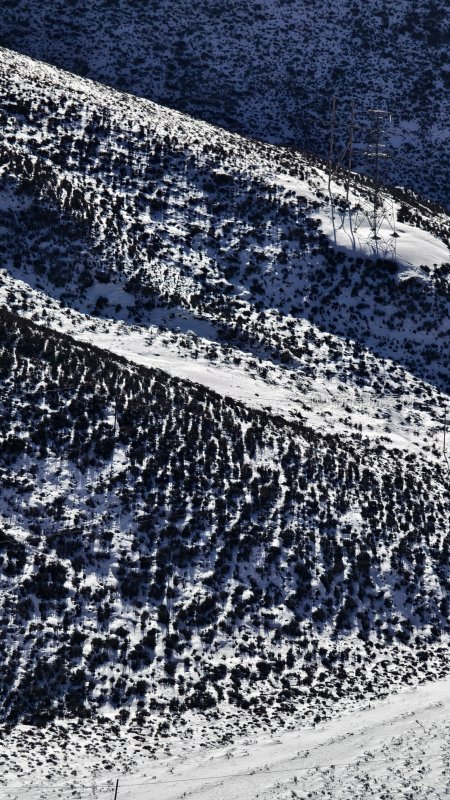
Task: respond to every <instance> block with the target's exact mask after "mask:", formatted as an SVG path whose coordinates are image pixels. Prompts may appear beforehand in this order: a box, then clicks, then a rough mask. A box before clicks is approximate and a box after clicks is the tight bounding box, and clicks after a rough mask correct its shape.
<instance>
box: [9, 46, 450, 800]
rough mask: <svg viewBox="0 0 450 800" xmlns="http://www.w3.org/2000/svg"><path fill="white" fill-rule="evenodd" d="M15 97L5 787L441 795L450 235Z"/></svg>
mask: <svg viewBox="0 0 450 800" xmlns="http://www.w3.org/2000/svg"><path fill="white" fill-rule="evenodd" d="M0 87H1V88H2V89H3V90H4V93H5V97H6V100H5V108H6V111H5V114H4V130H5V131H6V135H5V136H4V137H3V141H2V142H0V223H1V225H0V244H1V245H2V246H4V249H5V254H6V255H5V257H4V259H3V261H2V264H1V267H2V269H1V271H0V305H1V306H4V308H1V309H0V313H1V314H3V316H2V320H1V321H2V323H3V328H2V331H0V333H1V335H2V336H3V339H2V340H1V341H2V343H5V356H4V358H3V360H2V362H1V364H0V366H1V368H2V370H4V374H5V376H6V377H5V381H4V387H2V389H4V396H3V395H2V396H1V397H0V401H1V402H2V404H3V405H2V409H3V414H4V420H5V422H4V426H3V427H4V429H5V431H4V433H5V436H4V440H5V441H6V443H7V447H6V448H5V452H6V458H5V459H4V462H2V470H3V471H2V473H1V474H2V476H5V481H9V482H8V483H6V485H7V491H6V492H5V494H4V496H3V498H2V500H1V502H0V510H1V513H2V517H3V520H4V533H3V534H2V535H3V536H4V537H5V539H4V541H3V544H4V545H5V547H4V551H5V555H3V554H2V559H6V558H7V559H8V561H7V562H5V561H2V562H1V563H2V564H3V563H7V569H3V570H2V576H1V577H2V596H0V600H1V601H2V613H3V612H4V616H3V617H2V620H3V622H2V624H3V625H4V629H5V636H4V637H3V636H2V639H1V641H0V652H1V653H2V654H3V655H2V658H3V661H4V664H5V665H6V666H7V669H6V668H5V670H4V674H3V678H4V681H5V683H4V684H2V685H5V686H6V687H7V689H6V690H5V692H4V697H3V698H0V700H1V702H0V706H1V707H2V709H4V716H3V719H8V720H9V723H8V724H7V725H4V726H3V727H2V728H0V734H1V736H0V798H1V800H3V798H5V800H47V798H49V799H50V798H52V797H55V798H61V800H64V798H68V797H71V798H75V800H83V798H97V800H100V799H101V798H108V799H109V798H111V800H113V798H114V787H115V780H116V779H117V778H118V779H119V791H118V795H117V800H122V799H123V800H125V798H127V799H128V800H146V799H147V798H148V800H150V798H161V800H175V798H183V797H185V798H187V797H189V798H199V800H200V798H204V800H213V798H214V800H232V798H233V800H234V798H240V800H254V798H259V799H261V800H269V799H271V798H273V800H289V799H294V800H295V798H301V800H306V798H312V800H316V799H317V800H318V798H322V799H325V800H327V798H328V799H329V800H334V799H335V798H337V800H341V799H342V800H344V798H345V800H347V798H348V799H349V800H350V798H352V800H353V798H355V800H359V798H361V799H362V798H363V797H364V798H367V797H369V798H370V797H372V798H378V799H379V800H394V799H395V800H397V798H400V800H421V799H422V798H427V800H428V798H432V797H436V798H441V797H445V796H448V794H449V792H450V783H449V781H450V771H449V765H448V753H449V749H450V741H449V733H450V722H449V713H448V712H449V710H450V678H448V677H447V678H445V677H444V676H445V675H447V674H448V659H447V654H448V634H449V623H450V610H449V606H448V601H447V597H448V587H449V586H450V576H449V573H448V558H447V555H448V552H449V548H450V536H449V528H448V516H449V506H448V502H449V501H448V498H449V493H448V475H447V468H446V464H445V462H444V458H445V456H446V453H445V452H444V435H445V434H444V431H445V422H444V421H445V420H446V417H447V418H448V417H449V415H450V406H449V395H448V385H449V383H448V380H449V371H448V370H449V368H448V365H449V360H448V341H449V338H450V322H449V309H450V293H449V274H450V266H448V261H449V250H448V223H449V218H448V216H447V215H445V214H444V213H441V212H439V213H438V212H437V211H435V209H434V208H432V207H430V208H427V207H423V208H422V210H421V209H420V208H419V207H418V205H415V204H414V203H415V197H414V196H410V195H408V194H407V193H403V194H402V191H399V192H397V194H396V199H395V200H394V199H393V198H392V203H393V209H394V213H395V215H396V216H402V219H403V221H401V222H399V223H398V224H397V225H396V232H397V233H398V237H396V243H397V244H396V256H397V257H396V260H395V261H393V260H392V259H391V260H388V259H383V258H378V259H377V255H378V256H380V254H381V255H383V252H384V249H385V248H387V247H388V246H389V242H390V237H391V229H390V227H389V225H387V224H386V226H385V227H384V228H383V229H382V231H381V239H380V240H379V241H378V243H377V244H376V245H375V250H377V248H378V251H379V252H378V253H377V252H374V243H373V241H371V237H370V231H369V230H368V227H367V224H366V225H365V224H360V225H359V227H358V229H357V232H356V234H355V233H354V228H353V230H352V227H351V226H353V219H354V213H356V212H357V211H358V206H359V205H360V203H366V204H367V203H370V199H371V193H372V192H373V187H371V185H370V182H368V181H366V180H364V179H361V178H359V177H358V176H356V175H355V176H354V179H353V181H352V188H351V191H350V192H349V204H348V206H345V207H344V206H343V205H342V200H343V197H344V194H345V187H344V183H343V181H342V180H341V181H340V182H339V180H338V179H337V178H336V180H335V181H333V182H332V186H331V189H332V192H331V194H332V196H333V198H334V201H335V202H334V205H333V204H331V203H330V197H329V195H328V179H327V175H326V170H325V168H324V166H323V164H322V165H321V164H320V162H315V161H314V160H313V159H311V158H307V157H306V156H304V155H302V154H300V153H296V152H294V151H291V150H287V149H285V148H276V147H273V146H271V145H263V144H261V143H258V142H253V141H251V140H247V139H244V138H242V137H239V136H236V135H232V134H229V133H226V132H224V131H222V130H220V129H219V128H214V127H213V126H211V125H208V124H206V123H203V122H198V121H195V120H192V119H190V118H189V117H187V116H185V115H183V114H180V113H178V112H175V111H170V110H167V109H164V108H162V107H160V106H157V105H155V104H154V103H151V102H149V101H146V100H142V99H136V98H134V97H133V96H131V95H124V94H121V93H118V92H116V91H114V90H111V89H108V88H106V87H103V86H101V85H100V84H93V83H92V82H90V81H86V80H83V79H81V78H78V77H76V76H73V75H70V74H67V73H63V72H62V71H61V70H58V69H56V68H55V67H50V66H47V65H44V64H39V63H37V62H34V61H32V60H31V59H28V58H25V57H22V56H18V55H16V54H14V53H11V52H8V51H5V50H2V49H0ZM2 119H3V118H2ZM405 196H406V197H407V198H408V197H409V200H408V199H407V200H405V202H403V198H404V197H405ZM399 198H400V199H399ZM339 202H340V203H341V205H340V206H339ZM338 207H339V208H340V209H341V212H338V211H337V208H338ZM338 213H341V216H340V217H339V216H338ZM5 308H6V309H7V311H6V312H5ZM60 334H68V336H64V335H60ZM69 337H71V338H70V339H69ZM87 345H95V347H96V348H97V349H96V350H95V351H94V350H93V348H92V347H88V346H87ZM116 356H120V357H121V358H120V359H118V358H116ZM142 367H143V368H146V369H141V368H142ZM155 368H157V369H158V370H159V372H156V370H155ZM2 375H3V372H2ZM74 376H76V377H75V378H74ZM72 378H74V380H72ZM175 378H182V379H183V382H181V381H176V380H174V379H175ZM69 379H70V380H69ZM74 381H76V383H77V385H76V386H74V385H73V383H74ZM66 389H68V390H69V392H68V394H65V391H66ZM209 390H213V391H209ZM52 393H54V394H52ZM59 393H61V395H62V396H63V399H62V400H60V399H58V398H59V397H60V394H59ZM49 396H50V399H49ZM3 397H4V398H5V399H3ZM234 401H239V403H234ZM7 403H8V405H7ZM62 412H64V413H62ZM262 412H264V413H262ZM2 433H3V431H2ZM211 466H213V469H211ZM208 472H210V473H211V474H209V475H208ZM194 500H195V503H194ZM167 520H170V523H171V525H170V527H168V526H166V522H167ZM74 526H79V527H74ZM63 534H64V536H63V538H61V539H59V538H58V537H61V536H62V535H63ZM72 534H73V536H72ZM104 534H106V535H104ZM55 537H56V538H55ZM19 545H20V546H21V547H22V550H21V549H20V547H19ZM66 547H67V549H65V548H66ZM446 554H447V555H446ZM219 555H220V559H221V560H219ZM3 587H5V589H4V591H3ZM22 599H25V600H26V601H27V602H23V603H22ZM3 601H4V602H3ZM210 601H212V606H211V607H210ZM175 623H176V624H175ZM151 626H153V627H151ZM58 648H59V649H58ZM57 649H58V658H57V659H56V658H55V653H56V651H57ZM294 651H295V652H294ZM48 664H50V666H51V668H48V667H47V665H48ZM2 666H3V665H2ZM267 667H268V668H269V671H268V672H267V669H266V668H267ZM242 668H244V671H242ZM55 676H56V677H55ZM205 676H206V677H205ZM3 678H2V679H3ZM433 678H434V679H435V680H434V683H431V682H430V680H431V679H433ZM52 679H53V681H54V685H52ZM418 684H420V685H418ZM407 685H408V686H409V687H413V686H415V687H416V688H408V689H407V688H406V686H407ZM30 687H31V688H30ZM208 687H209V688H208ZM40 690H42V692H41V693H40ZM69 690H70V691H69ZM238 690H239V691H238ZM394 691H396V692H397V694H395V695H394V694H393V692H394ZM80 696H81V697H82V699H81V701H80V702H78V701H79V698H80ZM370 697H371V698H376V700H377V702H376V705H373V707H371V708H369V707H367V705H366V706H364V704H365V703H366V704H367V702H368V698H370ZM24 698H25V699H24ZM83 698H84V699H83ZM381 698H383V700H381ZM57 699H58V703H57V702H56V700H57ZM250 700H251V701H252V704H250ZM75 701H77V702H75ZM50 711H51V712H52V713H51V714H50ZM47 712H48V713H47ZM123 712H124V713H123ZM316 712H317V713H316ZM2 713H3V711H2ZM77 714H78V715H79V716H78V717H77ZM89 715H90V717H89ZM84 717H86V718H84ZM24 720H26V721H27V722H28V723H31V722H32V723H33V725H32V724H24V722H23V721H24ZM313 720H315V722H316V726H315V727H311V725H312V721H313ZM38 725H42V727H38Z"/></svg>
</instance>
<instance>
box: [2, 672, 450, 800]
mask: <svg viewBox="0 0 450 800" xmlns="http://www.w3.org/2000/svg"><path fill="white" fill-rule="evenodd" d="M140 734H141V736H140V737H139V739H140V741H138V742H136V741H134V742H133V741H132V740H131V739H132V737H131V735H130V741H129V743H128V753H125V752H124V750H123V751H122V750H121V751H120V752H117V754H116V762H115V763H116V765H117V770H116V773H115V775H114V779H115V777H116V775H117V776H118V777H119V794H118V800H154V798H158V800H178V799H179V798H180V799H181V798H192V800H200V799H202V800H219V798H220V800H236V798H239V799H240V800H254V799H255V798H259V800H269V798H270V799H271V800H285V798H286V799H287V798H302V800H303V799H304V798H307V797H308V798H319V797H320V798H330V800H344V798H345V800H348V799H349V798H350V797H351V798H352V800H353V799H354V798H355V799H356V798H363V797H364V798H367V797H370V798H376V800H391V798H392V799H393V798H395V800H398V799H399V798H410V799H411V798H414V800H421V799H422V798H427V799H428V798H443V797H445V796H448V794H449V792H450V765H449V758H448V756H449V752H450V679H448V678H447V679H445V680H441V681H437V682H436V683H432V684H426V685H423V686H420V687H418V688H416V689H408V690H407V691H405V692H402V693H401V694H398V695H396V696H393V697H392V698H390V700H388V701H383V702H380V703H379V704H377V705H375V706H373V707H371V708H370V707H368V708H364V709H360V710H358V709H355V710H354V711H353V712H349V713H347V714H345V715H343V716H341V717H337V718H336V719H334V720H332V721H331V722H329V723H327V724H325V725H319V726H318V727H316V728H310V727H309V728H297V729H296V730H291V731H286V732H284V731H281V732H280V733H279V735H277V736H270V735H269V734H267V733H266V734H260V735H258V734H253V735H250V736H246V737H242V738H241V739H240V740H238V741H235V742H234V743H232V744H231V743H230V744H229V745H225V746H221V747H212V746H210V745H208V742H207V741H204V742H203V743H201V744H200V746H198V745H197V746H195V747H194V746H190V745H189V742H186V740H184V741H181V740H180V741H178V742H177V740H176V738H175V737H172V738H171V740H170V749H171V755H170V756H167V755H162V756H161V757H159V758H153V759H151V760H150V759H149V758H148V757H147V758H146V757H145V755H144V754H143V751H142V744H141V742H142V741H145V731H140ZM86 736H87V739H88V741H87V744H86ZM83 739H84V741H83ZM161 744H162V743H161ZM94 749H95V742H93V741H92V740H91V739H90V738H89V736H88V732H86V733H85V734H84V736H81V737H79V738H78V739H73V738H72V739H71V740H69V741H68V742H67V744H66V745H65V746H64V751H63V750H62V749H61V750H60V751H59V752H58V751H57V750H54V749H53V752H52V755H51V762H50V761H49V762H48V763H47V764H46V765H42V762H41V766H40V767H39V768H38V769H37V770H36V772H35V773H34V776H33V777H32V776H31V774H30V772H28V770H27V772H28V775H27V778H26V779H23V780H22V784H21V780H20V777H19V776H18V775H16V776H13V775H12V774H11V773H10V774H9V776H8V782H7V784H6V786H3V790H2V798H5V800H43V799H44V798H47V797H60V798H65V797H75V798H95V797H97V798H103V797H105V798H109V797H110V796H111V797H112V796H113V794H112V791H111V789H112V787H113V775H112V774H111V773H105V772H104V771H103V772H102V769H101V766H100V765H97V766H96V767H95V768H94V767H93V764H94V761H93V759H92V752H93V750H94ZM125 749H126V748H125ZM139 749H141V753H142V755H139V753H138V752H137V751H138V750H139ZM131 753H133V757H134V763H135V764H137V767H135V768H134V769H132V770H131V771H129V772H126V771H125V770H126V768H125V770H124V768H123V763H124V762H122V759H123V757H124V756H125V757H126V756H128V757H130V755H131ZM87 754H88V756H87V758H86V755H87ZM33 757H34V756H33V752H32V751H27V758H28V759H29V761H30V762H31V761H33ZM100 758H101V746H100V748H99V758H98V760H100ZM128 769H129V768H128ZM42 770H44V774H48V773H50V775H51V776H52V777H51V779H50V777H49V778H48V783H47V788H44V787H45V783H44V779H43V778H44V775H43V774H42V775H39V773H40V772H41V771H42ZM74 775H76V776H77V777H76V779H74V777H73V776H74ZM94 775H95V778H94ZM94 785H95V787H96V788H94ZM27 786H28V787H29V788H27Z"/></svg>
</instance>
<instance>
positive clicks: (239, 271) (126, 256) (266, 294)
mask: <svg viewBox="0 0 450 800" xmlns="http://www.w3.org/2000/svg"><path fill="white" fill-rule="evenodd" d="M22 62H23V60H22V61H21V60H20V59H18V60H17V59H16V60H15V57H14V56H13V55H11V54H6V53H4V62H3V69H2V71H1V75H0V81H1V82H2V84H3V87H4V100H3V105H2V108H3V112H2V114H3V117H2V120H3V125H4V130H5V132H6V135H5V137H4V140H3V142H2V145H1V150H0V165H1V166H2V168H3V178H2V184H1V191H2V196H3V198H4V199H3V202H2V210H1V212H0V214H1V216H0V221H1V226H2V227H1V228H0V236H1V241H2V243H3V247H4V250H5V256H6V264H7V265H8V267H9V268H10V269H11V270H12V272H13V274H15V275H17V276H18V277H24V279H25V280H27V281H30V280H31V281H32V282H33V280H34V282H35V283H36V281H38V283H39V284H40V285H41V286H42V287H43V288H45V290H46V291H47V292H49V293H50V294H52V295H53V296H56V297H61V299H62V300H63V301H64V302H65V303H66V304H67V305H72V306H74V307H76V308H79V309H82V310H87V311H89V312H91V313H92V312H94V313H96V314H101V315H103V316H105V317H108V316H110V317H113V318H114V317H120V318H125V319H127V318H128V319H130V320H132V321H135V322H142V323H144V324H145V323H147V322H149V321H150V320H151V319H152V313H153V311H154V309H155V307H161V306H166V307H167V306H171V307H174V308H175V307H177V306H181V307H182V308H184V309H185V310H187V311H188V312H190V313H195V314H197V315H201V316H203V317H204V318H205V319H208V320H210V321H212V322H213V327H214V328H215V330H216V334H215V335H216V337H217V338H218V339H220V340H222V341H223V340H225V341H227V342H229V343H231V344H233V343H235V344H238V345H239V346H240V347H242V348H244V349H248V350H250V351H254V352H263V353H264V355H265V357H270V358H275V360H276V359H277V358H278V357H279V354H280V353H281V352H284V353H285V358H288V359H292V358H296V357H300V358H301V357H302V348H301V346H300V345H299V342H301V339H302V334H301V331H300V328H299V326H298V325H296V323H295V321H294V320H291V322H290V323H289V324H290V326H291V327H290V331H289V332H286V333H285V334H284V335H283V336H282V337H280V333H279V332H278V334H277V333H276V332H274V326H273V325H271V324H270V321H269V322H267V321H266V317H265V314H266V312H267V311H270V313H272V312H273V313H275V314H276V315H278V317H279V320H282V317H285V316H286V315H291V316H293V317H296V318H297V319H300V320H301V319H306V320H308V321H309V322H311V323H313V324H314V325H317V326H318V327H319V328H321V329H322V330H324V331H328V332H331V333H333V334H335V335H337V336H338V337H342V338H346V339H351V340H357V341H358V342H359V343H360V344H362V345H363V346H364V347H366V348H368V349H369V350H371V351H372V352H373V353H374V354H376V355H377V356H379V357H383V358H386V357H387V358H392V359H394V360H395V361H397V362H398V363H399V364H400V365H402V366H403V367H405V368H406V369H408V370H410V371H411V372H412V373H413V374H415V375H417V376H418V377H420V378H422V379H425V380H427V381H429V382H430V383H432V384H433V385H436V386H438V387H439V388H440V389H443V390H447V389H448V385H449V372H448V370H449V367H448V365H449V363H450V362H449V358H448V355H449V352H448V351H449V346H448V345H449V325H448V312H449V297H450V295H449V291H450V290H449V269H450V268H449V266H448V265H445V264H444V265H440V264H439V265H436V266H435V267H433V268H430V267H424V268H423V269H422V270H415V271H412V272H411V274H407V273H405V272H404V271H403V272H402V270H400V269H397V268H396V267H395V265H394V264H393V263H391V262H389V261H386V260H384V259H383V258H380V259H379V261H378V262H375V261H374V259H372V258H366V257H364V256H363V255H361V254H360V255H358V254H357V253H355V254H354V255H350V254H349V253H345V252H342V251H338V250H336V249H334V248H333V247H332V246H331V244H330V241H329V239H328V238H327V237H326V236H325V235H324V234H323V232H322V230H321V225H320V221H319V220H318V218H317V214H318V213H319V212H320V210H321V209H322V208H323V206H324V202H325V197H324V194H323V188H318V187H320V165H318V164H316V163H314V162H313V161H312V160H310V159H306V158H305V157H304V156H301V155H300V154H299V153H296V152H295V151H293V150H282V149H281V150H277V149H275V148H273V147H270V146H265V145H259V144H258V143H255V142H252V141H250V140H245V139H241V138H239V137H235V136H229V135H227V134H225V133H223V132H221V131H218V130H216V129H213V128H209V127H207V126H202V125H201V124H197V123H193V122H192V121H189V120H188V119H186V118H182V117H179V116H178V115H177V116H176V118H172V117H171V116H170V112H167V111H165V110H164V109H158V108H156V107H154V106H149V105H148V106H145V107H144V106H143V104H142V103H141V104H140V105H136V103H135V102H134V101H133V100H132V98H127V97H124V96H121V95H117V94H114V93H109V94H108V92H107V91H106V90H105V92H103V91H102V89H101V88H100V87H96V86H94V85H91V93H89V92H88V88H89V84H83V83H82V82H80V81H76V80H75V79H73V78H71V77H70V76H64V75H62V74H58V73H56V71H55V70H53V71H52V70H51V69H48V68H45V67H42V66H41V67H38V66H35V72H34V73H33V74H32V79H31V80H30V79H29V78H28V77H27V74H25V72H24V70H27V71H28V69H29V63H22ZM11 69H13V72H14V70H15V71H16V73H17V77H16V78H15V79H14V81H13V82H12V81H11V77H10V76H11ZM112 105H114V110H113V109H112ZM290 182H291V183H290ZM291 185H292V186H294V187H296V188H295V191H294V189H292V188H289V187H290V186H291ZM299 186H304V191H305V195H302V194H301V193H300V189H299V188H298V187H299ZM355 191H356V192H359V193H360V194H361V195H364V194H367V193H370V191H371V188H370V185H367V184H365V182H364V180H360V179H355ZM398 200H399V202H402V208H401V221H402V222H408V223H410V224H412V225H417V226H418V227H420V228H423V229H425V230H428V231H429V232H430V233H434V234H436V235H438V236H440V237H441V238H442V239H443V240H444V241H447V242H448V241H449V225H448V218H447V217H446V216H445V215H444V214H443V213H440V212H439V209H438V208H432V207H430V208H429V209H428V210H427V208H426V207H424V206H423V205H422V204H421V203H420V202H419V201H418V200H417V198H415V197H414V196H412V195H408V194H407V193H398ZM74 254H75V256H74ZM33 275H34V279H33ZM255 313H256V314H257V315H259V318H258V319H257V320H255ZM280 315H282V316H280ZM277 324H278V323H277ZM283 324H284V323H283ZM278 327H279V328H280V326H278ZM212 335H213V334H212ZM277 352H278V356H277Z"/></svg>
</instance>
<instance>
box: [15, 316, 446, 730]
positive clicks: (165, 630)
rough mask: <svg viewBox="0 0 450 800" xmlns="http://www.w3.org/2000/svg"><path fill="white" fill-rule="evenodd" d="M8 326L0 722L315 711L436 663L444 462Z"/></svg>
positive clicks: (441, 649)
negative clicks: (106, 711)
mask: <svg viewBox="0 0 450 800" xmlns="http://www.w3.org/2000/svg"><path fill="white" fill-rule="evenodd" d="M0 322H1V328H0V347H1V349H0V376H1V386H2V391H1V396H0V403H1V417H0V419H1V422H0V435H1V445H0V459H1V461H0V464H1V467H0V468H1V482H2V496H1V498H2V499H1V511H2V516H3V520H4V522H3V530H2V532H1V536H0V564H1V584H2V591H1V595H0V597H1V600H0V602H1V639H0V654H1V657H0V663H1V667H0V676H1V677H0V685H1V692H0V696H1V698H2V709H1V715H2V718H3V719H4V720H10V721H16V720H18V719H23V720H25V721H27V722H32V723H36V722H45V721H46V720H48V719H49V718H51V717H52V716H53V715H55V714H70V715H85V714H89V713H91V712H93V711H96V712H100V713H101V711H102V709H103V708H104V707H105V704H107V706H108V707H110V706H112V707H113V708H114V709H115V710H116V711H117V712H118V713H119V716H120V718H121V719H122V720H124V721H125V720H126V719H127V718H128V715H129V713H130V711H131V714H132V717H134V715H136V714H137V718H138V719H140V720H141V721H144V720H147V722H148V724H149V725H153V724H156V723H155V712H157V711H158V710H159V711H162V710H163V709H164V708H167V707H170V709H171V711H172V712H173V716H174V717H175V718H177V717H178V716H179V715H182V714H183V712H184V711H186V710H189V709H190V710H195V711H201V712H202V713H204V714H206V715H213V716H214V714H215V713H216V711H217V708H218V707H221V708H222V709H226V708H227V707H231V708H241V709H245V710H247V711H248V712H249V713H252V714H253V713H254V714H255V715H256V716H259V717H260V721H261V723H264V721H265V720H267V718H266V716H265V715H266V711H267V709H268V708H272V721H276V720H277V719H283V718H284V719H285V718H286V714H290V713H294V712H295V713H298V714H300V715H306V714H314V715H316V716H317V718H318V717H320V716H323V715H326V714H327V713H329V712H330V710H331V708H332V707H333V706H334V705H335V704H336V703H337V702H338V701H339V700H340V699H342V698H349V699H356V700H358V699H359V700H360V699H362V698H363V697H364V699H367V697H370V696H372V694H373V695H375V696H377V697H379V696H380V695H383V694H385V693H387V692H388V691H390V690H392V688H393V687H394V686H399V685H402V684H403V683H412V682H414V681H416V680H417V678H419V680H422V679H427V678H432V677H435V676H437V675H441V674H444V673H445V672H446V670H448V663H447V654H448V649H447V641H448V632H449V608H448V593H449V589H450V577H449V561H448V557H449V546H450V537H449V530H448V518H449V512H450V504H449V492H448V490H449V483H448V474H447V473H446V471H445V470H443V469H441V467H440V466H439V465H433V464H430V463H427V461H426V460H425V459H422V458H420V457H416V456H415V455H414V454H411V453H409V454H408V453H406V452H401V451H392V450H391V451H389V452H386V451H384V450H383V448H382V447H381V446H380V445H379V444H377V443H375V444H373V443H372V444H371V443H370V442H369V441H368V440H365V439H363V438H362V437H361V436H360V435H358V434H356V435H355V437H354V438H353V440H348V439H347V440H345V439H343V438H341V437H339V436H338V435H320V434H317V433H314V432H312V431H311V430H309V429H308V428H306V427H304V426H303V425H302V424H301V423H300V422H299V423H293V424H288V423H286V422H285V421H284V420H282V419H280V418H276V417H273V416H272V417H271V416H269V415H267V414H264V413H262V412H257V411H252V410H249V409H247V408H245V407H244V406H242V405H240V404H238V403H236V402H233V401H231V400H228V399H224V398H222V397H220V396H218V395H215V394H214V393H212V392H209V391H207V390H205V389H204V388H202V387H199V386H196V385H193V384H189V383H183V382H181V381H178V380H175V379H170V378H168V377H167V376H166V375H165V374H164V373H162V372H159V371H155V370H146V369H144V368H138V367H134V366H130V365H129V364H127V362H125V361H124V360H121V359H118V358H113V357H109V356H108V355H105V353H102V352H101V351H99V350H96V349H95V348H93V347H90V346H87V345H80V344H77V343H75V342H74V341H73V340H71V339H70V338H69V337H66V336H64V335H60V334H56V333H54V332H53V331H51V330H50V329H46V328H42V327H35V326H34V325H33V324H32V323H30V322H26V321H24V320H21V319H20V318H19V317H17V316H16V315H15V314H13V313H11V312H9V311H6V310H5V309H2V310H1V314H0ZM152 720H153V721H152ZM160 730H163V729H162V728H161V729H160Z"/></svg>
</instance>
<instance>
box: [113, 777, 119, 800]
mask: <svg viewBox="0 0 450 800" xmlns="http://www.w3.org/2000/svg"><path fill="white" fill-rule="evenodd" d="M118 791H119V778H117V780H116V791H115V792H114V800H117V792H118Z"/></svg>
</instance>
